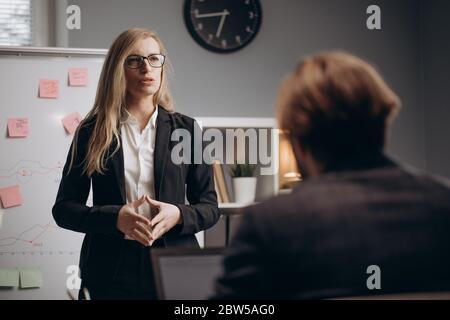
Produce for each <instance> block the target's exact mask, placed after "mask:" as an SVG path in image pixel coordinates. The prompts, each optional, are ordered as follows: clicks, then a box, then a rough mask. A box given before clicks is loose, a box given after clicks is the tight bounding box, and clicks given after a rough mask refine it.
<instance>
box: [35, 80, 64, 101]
mask: <svg viewBox="0 0 450 320" xmlns="http://www.w3.org/2000/svg"><path fill="white" fill-rule="evenodd" d="M58 95H59V81H58V80H45V79H44V80H39V97H40V98H53V99H56V98H58Z"/></svg>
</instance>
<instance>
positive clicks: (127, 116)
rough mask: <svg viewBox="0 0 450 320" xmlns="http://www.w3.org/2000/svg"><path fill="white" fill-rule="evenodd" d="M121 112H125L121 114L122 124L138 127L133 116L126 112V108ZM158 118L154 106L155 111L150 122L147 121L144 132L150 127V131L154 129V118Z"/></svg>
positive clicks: (156, 109)
mask: <svg viewBox="0 0 450 320" xmlns="http://www.w3.org/2000/svg"><path fill="white" fill-rule="evenodd" d="M123 110H124V111H125V112H124V113H123V117H122V122H124V123H128V124H133V125H138V124H139V122H138V120H137V119H136V117H135V116H133V115H132V114H131V113H130V112H129V111H128V110H127V108H123ZM157 117H158V106H156V108H155V111H154V112H153V114H152V116H151V118H150V120H149V121H148V123H147V125H146V126H145V128H144V130H146V129H148V128H149V127H151V128H152V129H154V128H155V127H156V118H157Z"/></svg>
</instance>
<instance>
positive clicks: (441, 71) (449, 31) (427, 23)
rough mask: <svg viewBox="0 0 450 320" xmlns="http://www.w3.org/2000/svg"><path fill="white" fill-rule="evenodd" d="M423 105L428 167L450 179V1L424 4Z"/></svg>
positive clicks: (435, 0)
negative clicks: (449, 16)
mask: <svg viewBox="0 0 450 320" xmlns="http://www.w3.org/2000/svg"><path fill="white" fill-rule="evenodd" d="M423 9H424V10H423V40H422V43H423V45H422V50H423V51H422V52H423V79H422V81H423V84H424V85H423V105H424V109H425V115H426V117H425V119H426V124H427V126H426V128H427V130H426V153H425V154H426V164H427V170H428V171H429V172H432V173H435V174H440V175H444V176H446V177H449V178H450V141H449V138H450V86H449V85H450V41H449V40H450V21H449V18H448V15H449V13H450V1H448V0H433V1H425V0H424V1H423Z"/></svg>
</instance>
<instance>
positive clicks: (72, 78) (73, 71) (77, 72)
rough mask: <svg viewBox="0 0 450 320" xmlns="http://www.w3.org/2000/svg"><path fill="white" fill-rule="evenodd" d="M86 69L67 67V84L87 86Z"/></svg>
mask: <svg viewBox="0 0 450 320" xmlns="http://www.w3.org/2000/svg"><path fill="white" fill-rule="evenodd" d="M87 84H88V69H87V68H70V69H69V86H81V87H82V86H87Z"/></svg>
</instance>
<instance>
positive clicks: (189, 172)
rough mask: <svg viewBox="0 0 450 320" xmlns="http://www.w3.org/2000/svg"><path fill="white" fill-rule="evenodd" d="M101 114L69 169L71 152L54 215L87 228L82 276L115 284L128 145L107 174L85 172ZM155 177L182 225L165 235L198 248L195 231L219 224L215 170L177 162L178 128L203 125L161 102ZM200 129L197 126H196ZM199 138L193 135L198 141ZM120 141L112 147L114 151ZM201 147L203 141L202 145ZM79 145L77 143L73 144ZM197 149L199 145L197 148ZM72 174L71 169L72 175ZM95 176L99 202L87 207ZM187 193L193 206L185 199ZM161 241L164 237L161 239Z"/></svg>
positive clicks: (86, 129)
mask: <svg viewBox="0 0 450 320" xmlns="http://www.w3.org/2000/svg"><path fill="white" fill-rule="evenodd" d="M94 123H95V118H94V119H93V120H91V121H87V122H86V124H85V125H83V126H82V127H81V128H80V130H79V138H78V143H77V157H76V160H75V164H74V166H73V167H72V169H71V170H70V172H69V173H68V166H69V160H70V152H69V155H68V157H67V161H66V164H65V166H64V170H63V174H62V180H61V183H60V186H59V190H58V195H57V197H56V202H55V204H54V206H53V217H54V219H55V221H56V223H57V224H58V225H59V226H60V227H62V228H66V229H69V230H73V231H77V232H83V233H85V234H86V235H85V237H84V241H83V245H82V248H81V255H80V270H81V278H82V279H83V281H84V282H85V283H88V284H90V285H93V284H94V285H108V284H109V283H111V281H112V279H113V276H114V272H115V271H116V268H117V266H118V262H119V259H120V257H119V255H120V252H121V246H122V244H123V243H124V241H123V237H124V234H123V233H121V232H120V231H119V230H118V229H117V228H116V223H117V215H118V213H119V210H120V208H121V207H122V206H123V205H124V204H125V203H126V195H125V172H124V157H123V150H122V148H120V150H119V151H118V152H116V153H115V154H114V156H113V157H112V158H109V159H108V161H107V164H106V168H107V171H106V173H105V174H104V175H100V174H97V173H95V174H93V175H92V177H91V179H90V178H88V177H87V176H86V175H82V174H81V172H82V169H83V167H82V165H81V162H82V160H83V159H84V157H85V155H86V150H87V144H88V140H89V137H90V136H91V134H92V130H93V127H94ZM156 123H157V125H156V142H155V153H154V179H155V180H154V181H155V193H156V199H157V200H159V201H163V202H167V203H171V204H174V205H177V206H178V208H179V209H180V211H181V216H182V224H181V225H177V226H175V227H174V228H173V229H172V230H170V231H169V232H167V233H166V234H165V235H164V236H163V237H162V240H163V245H164V246H166V247H198V242H197V240H196V238H195V236H194V234H195V233H196V232H198V231H201V230H205V229H207V228H210V227H211V226H213V225H214V224H215V223H216V222H217V220H218V219H219V209H218V206H217V195H216V192H215V189H214V180H213V179H214V174H213V171H212V167H211V166H210V165H207V164H205V163H204V162H202V163H201V164H195V163H194V161H193V157H192V159H191V160H192V161H191V164H179V165H177V164H174V163H173V162H172V161H171V158H170V153H171V150H172V148H173V146H174V145H175V144H177V143H178V142H177V141H174V142H172V141H171V134H172V132H173V131H174V130H175V129H185V130H187V131H189V132H190V134H191V136H192V137H194V130H200V129H199V127H198V125H197V123H196V122H195V120H194V119H192V118H190V117H187V116H185V115H182V114H180V113H169V112H167V111H166V110H164V109H163V108H161V107H159V110H158V117H157V120H156ZM194 128H195V129H194ZM193 145H194V139H192V146H193ZM115 146H116V144H113V145H112V146H111V148H110V154H111V153H112V151H113V150H114V148H115ZM200 146H201V144H200ZM72 148H73V143H72V146H71V149H72ZM192 150H194V149H193V147H192ZM67 173H68V174H67ZM91 181H92V191H93V206H92V207H88V206H86V200H87V198H88V194H89V190H90V184H91ZM185 196H186V197H187V199H188V201H189V205H186V204H185ZM160 243H161V241H160Z"/></svg>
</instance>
